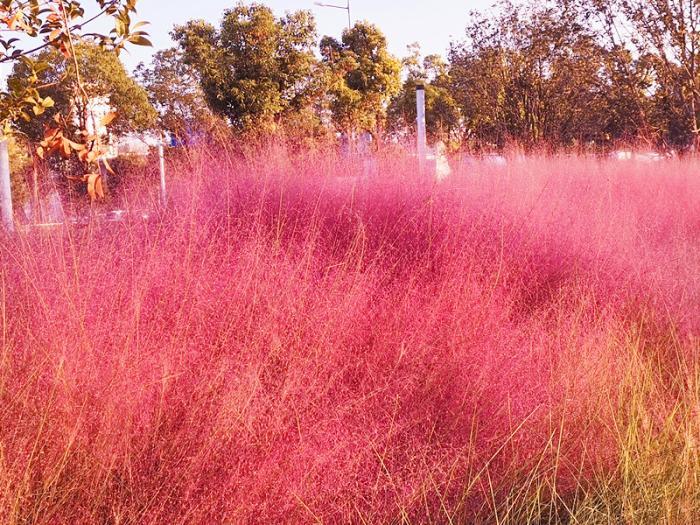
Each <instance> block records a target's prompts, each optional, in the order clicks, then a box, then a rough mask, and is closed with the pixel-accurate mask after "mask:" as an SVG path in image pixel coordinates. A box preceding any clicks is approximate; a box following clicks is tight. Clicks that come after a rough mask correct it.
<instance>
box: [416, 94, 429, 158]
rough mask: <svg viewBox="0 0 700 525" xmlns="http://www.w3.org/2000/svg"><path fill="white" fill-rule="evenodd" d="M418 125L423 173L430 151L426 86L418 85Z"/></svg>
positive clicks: (419, 154) (419, 156)
mask: <svg viewBox="0 0 700 525" xmlns="http://www.w3.org/2000/svg"><path fill="white" fill-rule="evenodd" d="M416 120H417V122H416V124H417V128H416V129H417V133H416V137H417V140H418V166H419V167H420V169H421V171H422V170H423V168H424V167H425V161H426V154H427V149H428V138H427V133H426V130H425V86H424V85H423V84H418V85H417V86H416Z"/></svg>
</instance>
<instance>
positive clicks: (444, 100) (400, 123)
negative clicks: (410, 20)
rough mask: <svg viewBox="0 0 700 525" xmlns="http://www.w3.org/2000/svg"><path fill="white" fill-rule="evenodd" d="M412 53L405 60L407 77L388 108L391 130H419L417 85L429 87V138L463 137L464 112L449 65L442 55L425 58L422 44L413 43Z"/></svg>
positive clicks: (427, 107) (426, 93)
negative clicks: (452, 85) (455, 96)
mask: <svg viewBox="0 0 700 525" xmlns="http://www.w3.org/2000/svg"><path fill="white" fill-rule="evenodd" d="M409 50H410V51H411V54H410V55H409V56H408V57H407V58H405V59H404V61H403V66H404V71H405V72H406V80H405V81H404V83H403V86H402V87H401V91H400V92H399V94H398V95H397V96H396V97H395V98H394V99H393V100H392V101H391V104H390V106H389V109H388V123H389V130H391V131H394V132H405V131H406V130H408V131H409V132H411V133H415V128H416V118H417V115H416V87H417V86H418V84H421V85H423V86H424V88H425V120H426V128H427V132H428V137H429V138H430V139H431V140H433V141H437V140H441V141H444V142H448V143H449V142H451V141H453V140H457V141H458V140H460V139H461V115H460V110H459V107H458V105H457V103H456V101H455V100H454V99H453V98H452V93H451V90H450V83H451V80H450V76H449V71H448V65H447V64H446V63H445V62H444V60H443V59H442V58H441V57H440V56H438V55H429V56H427V57H425V59H423V60H421V55H420V47H419V46H418V44H413V45H412V46H409Z"/></svg>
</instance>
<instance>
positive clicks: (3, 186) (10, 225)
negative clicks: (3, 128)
mask: <svg viewBox="0 0 700 525" xmlns="http://www.w3.org/2000/svg"><path fill="white" fill-rule="evenodd" d="M0 214H1V215H2V217H1V219H2V224H3V226H4V227H5V229H6V230H7V231H10V232H13V231H14V230H15V222H14V213H13V211H12V186H11V184H10V153H9V150H8V147H7V140H5V139H0Z"/></svg>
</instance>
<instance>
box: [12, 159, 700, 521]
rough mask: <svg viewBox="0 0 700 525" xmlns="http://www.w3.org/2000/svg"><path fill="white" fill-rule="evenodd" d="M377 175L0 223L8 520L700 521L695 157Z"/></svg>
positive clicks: (223, 165)
mask: <svg viewBox="0 0 700 525" xmlns="http://www.w3.org/2000/svg"><path fill="white" fill-rule="evenodd" d="M374 168H375V169H374V170H372V171H373V173H372V174H369V175H367V173H364V170H362V169H361V166H360V167H357V166H355V165H353V164H352V163H349V162H346V161H343V160H340V159H337V158H335V157H333V156H332V155H328V154H320V153H319V154H316V153H304V154H290V153H286V152H285V150H283V149H280V148H268V149H263V150H259V151H256V152H254V153H253V154H249V155H246V156H242V155H234V154H233V153H221V152H216V153H215V152H213V151H206V150H200V151H192V152H190V153H189V154H188V155H182V156H180V157H179V158H173V159H170V161H169V170H170V173H169V174H170V179H171V186H170V200H171V202H170V204H169V206H168V209H167V210H162V211H160V212H158V213H154V214H153V215H152V217H151V219H150V220H149V221H143V220H140V219H129V220H127V221H124V222H117V223H102V222H99V221H97V220H95V221H93V222H92V223H90V224H88V225H83V226H66V227H64V228H59V229H51V230H30V231H24V232H20V233H18V234H16V235H14V236H12V237H10V236H5V237H0V522H1V523H3V524H12V525H15V524H17V525H19V524H29V523H32V524H46V525H53V524H66V525H67V524H76V523H77V524H80V523H86V524H88V523H104V524H115V525H116V524H120V525H123V524H214V523H232V524H233V523H268V524H269V523H370V524H375V523H397V524H398V523H416V524H417V523H513V524H522V523H537V524H544V523H693V522H698V520H700V459H699V457H698V452H699V450H700V449H699V448H698V446H700V403H699V400H700V366H698V365H699V364H700V361H699V355H700V344H699V343H698V339H697V335H698V330H699V329H700V164H699V163H698V162H696V161H694V160H668V161H663V162H657V163H649V164H643V163H635V162H614V161H602V160H596V159H586V158H572V157H568V158H564V157H562V158H556V157H555V158H531V159H528V160H520V161H513V162H511V163H510V164H508V165H507V166H493V165H489V164H487V163H480V162H474V163H471V164H465V165H464V167H462V168H460V169H459V170H457V172H456V173H455V174H454V175H453V176H452V177H451V178H450V179H448V180H447V181H444V182H442V183H436V182H434V181H432V180H430V179H428V178H427V177H421V176H420V175H418V174H417V170H416V169H415V166H414V165H413V163H412V161H411V160H410V159H408V158H404V157H402V156H400V155H398V154H390V155H386V156H382V157H381V158H379V159H378V160H377V161H376V164H375V166H374ZM374 171H376V173H374ZM149 195H150V194H149V193H148V192H147V191H145V190H141V191H139V192H136V190H134V193H132V194H129V193H128V192H127V197H128V198H129V199H131V202H132V204H133V205H134V206H136V201H139V200H140V201H148V200H149V198H150V197H149ZM139 205H143V202H141V203H140V204H139Z"/></svg>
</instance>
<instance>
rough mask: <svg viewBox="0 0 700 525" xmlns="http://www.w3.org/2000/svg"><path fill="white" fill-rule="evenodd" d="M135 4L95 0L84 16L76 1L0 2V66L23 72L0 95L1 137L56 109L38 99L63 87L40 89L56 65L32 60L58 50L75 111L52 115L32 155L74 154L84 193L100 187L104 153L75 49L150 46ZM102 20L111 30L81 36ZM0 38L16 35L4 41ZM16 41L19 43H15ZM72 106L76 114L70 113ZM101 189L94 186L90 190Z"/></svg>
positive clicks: (115, 49)
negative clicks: (73, 127) (82, 171)
mask: <svg viewBox="0 0 700 525" xmlns="http://www.w3.org/2000/svg"><path fill="white" fill-rule="evenodd" d="M136 2H137V0H94V2H90V3H94V4H95V7H96V10H97V12H96V13H95V14H93V15H92V16H87V14H86V10H85V7H83V4H85V2H81V1H78V0H0V35H2V36H0V63H3V62H10V61H14V62H19V63H21V64H22V65H23V68H25V70H26V71H27V73H28V74H27V75H25V76H24V77H23V78H21V79H18V78H15V79H11V80H10V81H8V86H7V91H5V92H2V93H0V133H2V135H9V134H11V133H13V132H14V131H15V130H16V127H17V124H18V122H20V121H24V122H31V121H32V120H33V119H36V118H38V117H40V116H41V115H43V114H44V113H45V112H46V111H47V110H48V109H50V108H53V107H54V106H55V100H54V99H53V98H52V97H50V96H42V92H43V91H44V90H45V89H47V88H49V87H51V86H53V85H55V84H56V83H62V82H64V81H65V78H59V79H57V80H55V81H54V82H52V83H51V84H43V83H42V82H41V80H40V79H41V77H42V76H45V75H44V74H45V73H46V71H47V70H49V69H51V68H56V67H57V66H56V64H55V63H52V62H49V61H44V60H42V59H41V55H40V56H39V58H36V57H35V54H36V53H38V52H40V51H43V50H45V49H47V48H53V49H55V50H58V52H59V56H60V57H61V60H62V61H63V62H64V63H65V64H70V65H71V66H72V68H73V74H74V76H75V82H74V93H73V94H72V97H71V100H70V103H71V104H70V106H74V107H70V106H69V107H67V108H62V110H63V112H64V113H61V114H57V115H56V117H55V118H54V119H53V120H52V123H51V125H50V126H47V128H46V132H45V134H44V137H43V141H42V143H41V145H40V146H39V147H38V148H37V154H38V155H39V156H43V155H44V154H45V153H50V152H61V154H62V155H63V156H64V157H70V156H71V154H72V152H75V153H77V155H78V158H79V159H80V161H81V162H83V163H84V164H85V167H86V172H87V175H86V177H87V178H86V179H85V180H86V182H88V190H89V189H90V182H89V181H90V180H92V179H96V180H97V182H99V178H100V170H99V160H100V158H101V157H102V155H103V150H102V147H101V139H100V131H99V129H100V128H99V126H98V122H96V118H95V116H94V113H93V112H91V111H90V109H89V108H90V103H91V100H90V97H89V95H88V92H87V91H86V89H85V84H84V82H83V78H82V76H81V67H80V64H79V63H78V56H77V53H76V47H77V46H78V44H79V43H84V42H89V43H94V44H96V45H98V46H99V47H101V48H103V49H106V50H109V51H111V52H114V53H116V54H118V53H119V52H120V51H121V50H122V49H123V48H124V47H125V46H126V45H127V44H134V45H144V46H149V45H151V43H150V41H149V40H148V38H147V37H148V34H147V33H146V32H145V31H144V26H145V25H146V22H138V23H132V19H131V16H132V14H134V13H135V12H136ZM102 17H111V18H112V19H113V21H114V28H113V29H112V30H111V31H110V32H109V33H108V34H101V33H87V32H84V30H85V28H86V27H87V26H88V25H89V24H90V23H92V22H93V21H95V20H97V19H99V18H102ZM5 35H16V36H12V37H10V38H7V37H6V36H5ZM20 36H21V37H22V38H18V37H20ZM76 107H77V108H79V111H78V113H79V115H74V114H73V111H74V109H75V108H76ZM71 117H74V120H77V121H78V122H79V124H80V125H79V128H80V129H79V130H78V132H77V133H76V135H77V137H76V138H75V140H73V139H71V138H70V137H69V136H68V128H69V127H70V126H67V124H68V123H69V121H70V119H71ZM112 119H113V117H110V118H109V120H110V121H111V120H112ZM88 121H91V122H88ZM88 123H89V124H90V125H91V126H92V130H91V131H88V127H89V126H88ZM108 124H109V122H106V121H103V122H101V123H100V125H101V126H102V127H105V126H106V125H108ZM100 186H101V184H97V183H95V184H93V188H95V187H100ZM89 193H90V195H91V197H92V198H93V199H95V198H97V197H100V196H101V192H100V191H96V190H95V191H91V192H89Z"/></svg>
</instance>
